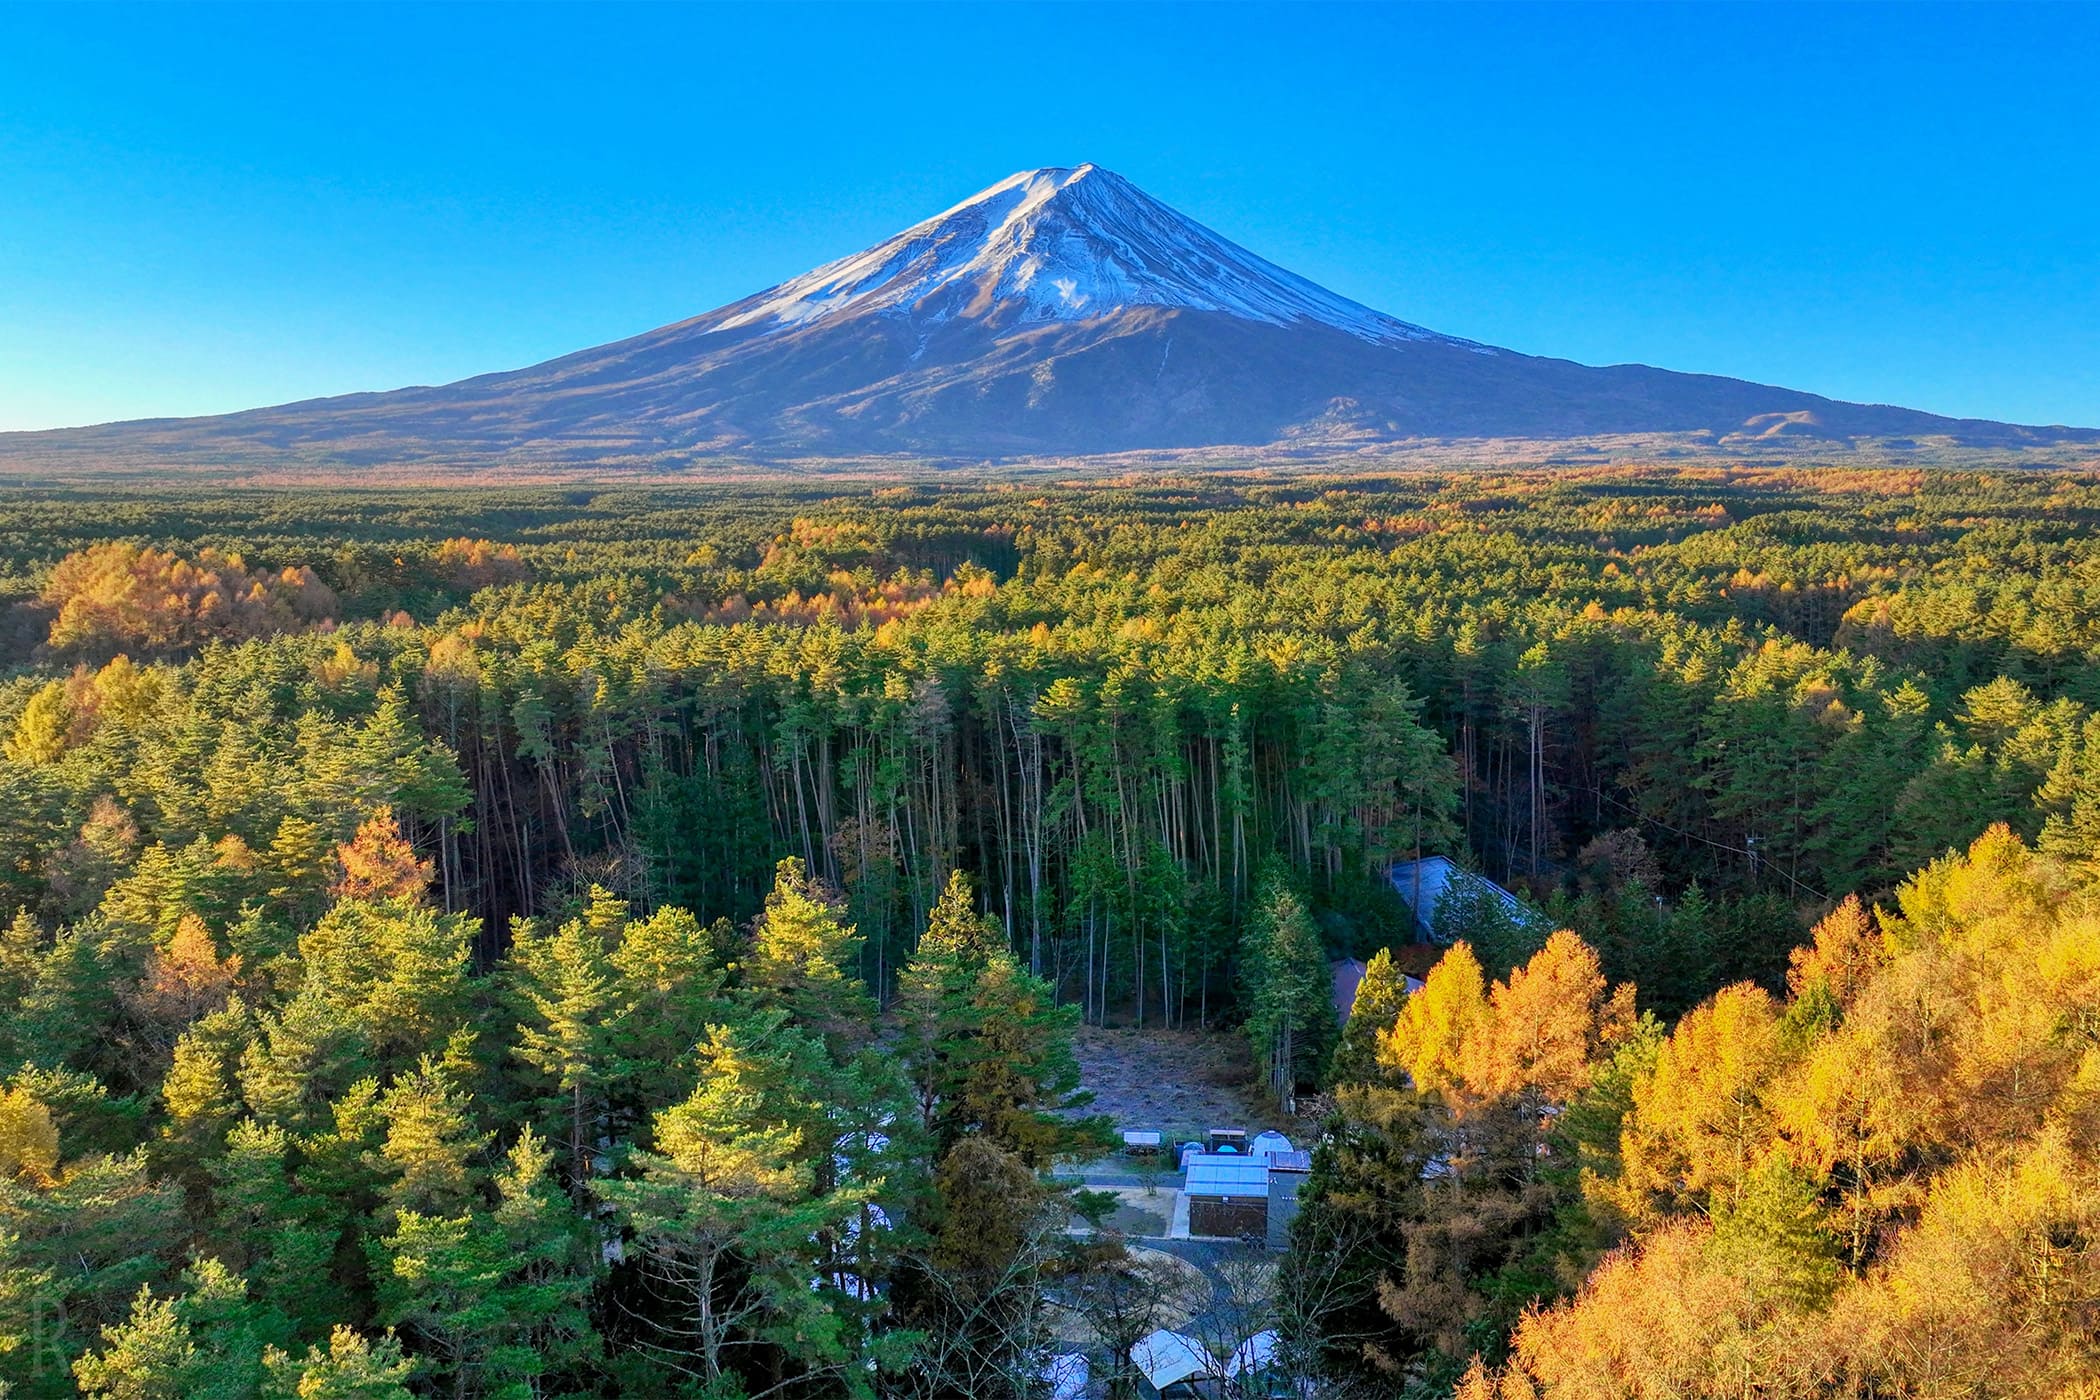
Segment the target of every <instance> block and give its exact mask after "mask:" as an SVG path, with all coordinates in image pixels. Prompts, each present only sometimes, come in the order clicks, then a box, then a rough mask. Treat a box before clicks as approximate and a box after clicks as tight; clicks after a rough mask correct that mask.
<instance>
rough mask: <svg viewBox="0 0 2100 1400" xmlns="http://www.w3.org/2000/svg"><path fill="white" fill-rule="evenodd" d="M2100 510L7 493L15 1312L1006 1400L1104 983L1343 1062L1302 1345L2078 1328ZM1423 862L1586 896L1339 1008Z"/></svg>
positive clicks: (1760, 476)
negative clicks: (1410, 985)
mask: <svg viewBox="0 0 2100 1400" xmlns="http://www.w3.org/2000/svg"><path fill="white" fill-rule="evenodd" d="M2096 514H2100V480H2096V479H2095V478H2092V477H2089V476H2083V475H2078V474H2072V473H2064V474H2046V475H2044V474H2034V475H2020V474H2012V473H2007V474H1973V473H1970V474H1956V473H1902V472H1872V473H1844V472H1835V471H1828V470H1824V471H1817V472H1805V471H1804V472H1794V471H1786V470H1778V469H1747V468H1746V469H1739V470H1723V469H1710V468H1697V469H1693V468H1687V469H1681V470H1664V469H1658V470H1653V471H1609V470H1601V469H1599V470H1584V471H1563V472H1556V473H1537V474H1489V473H1481V474H1460V475H1450V476H1430V475H1423V476H1414V477H1403V478H1396V479H1391V480H1349V481H1303V480H1278V481H1260V480H1248V481H1245V482H1232V481H1229V480H1218V479H1212V480H1203V481H1194V482H1184V481H1174V480H1147V481H1133V482H1126V483H1117V484H1115V485H1113V486H1107V485H1091V486H1071V487H1058V486H1048V485H1042V484H1037V483H1029V484H1024V485H1019V486H985V487H971V486H956V485H945V486H932V485H916V484H907V485H898V486H894V487H888V488H883V489H880V490H876V491H871V492H859V493H854V494H844V495H836V494H828V493H826V492H825V491H823V490H820V489H815V488H807V487H804V488H787V487H782V488H777V489H774V488H758V487H746V488H740V489H737V490H734V491H731V490H721V491H709V490H705V489H700V488H692V489H684V490H671V489H662V490H654V491H646V492H645V491H639V490H636V491H619V490H604V491H595V492H594V491H580V490H579V491H522V490H521V491H508V492H500V491H473V492H469V491H458V492H446V491H428V492H410V493H393V494H388V493H382V492H372V493H307V494H268V493H224V494H199V495H195V496H177V497H170V496H166V495H157V496H153V497H147V496H143V495H126V494H122V493H89V492H67V491H55V490H54V491H26V490H25V491H18V492H16V493H14V494H13V495H12V496H11V497H10V498H9V500H8V501H7V502H6V503H5V505H4V507H0V591H4V592H5V594H6V595H7V598H8V604H7V606H8V611H7V612H6V615H5V622H4V626H0V654H4V655H5V657H6V660H7V664H8V667H9V670H8V679H7V680H6V681H5V683H4V684H0V735H4V736H5V746H4V747H5V758H4V761H0V784H4V786H5V791H4V793H0V886H4V888H0V900H4V902H5V904H6V906H7V908H8V910H9V911H10V912H11V913H12V922H11V923H10V924H9V925H8V927H7V931H6V934H5V938H4V940H0V981H4V983H5V1000H4V1001H0V1005H4V1006H6V1007H7V1008H8V1010H7V1014H6V1018H5V1022H4V1025H0V1052H4V1055H5V1058H4V1060H0V1064H4V1065H5V1066H6V1067H7V1068H6V1071H5V1074H6V1077H5V1081H4V1089H0V1174H4V1175H5V1177H6V1181H5V1183H4V1184H0V1304H4V1306H0V1377H4V1379H5V1382H6V1383H7V1384H8V1385H10V1386H12V1387H13V1391H12V1393H14V1394H18V1395H47V1394H71V1393H75V1392H76V1391H84V1392H86V1393H89V1394H98V1395H122V1396H154V1395H171V1396H172V1395H203V1394H224V1395H253V1394H287V1395H310V1396H325V1395H360V1396H381V1395H388V1394H395V1393H399V1392H401V1391H402V1390H403V1389H406V1390H408V1391H411V1392H414V1393H444V1394H453V1395H462V1396H467V1395H519V1396H523V1395H557V1394H577V1395H589V1394H612V1393H628V1394H680V1393H690V1394H696V1395H709V1396H716V1397H730V1396H737V1395H743V1396H749V1397H760V1396H771V1395H782V1396H785V1395H811V1396H815V1395H843V1394H868V1393H877V1394H928V1395H935V1394H938V1395H973V1394H1015V1395H1021V1394H1029V1393H1033V1390H1034V1388H1036V1387H1037V1386H1039V1385H1040V1379H1039V1375H1040V1363H1041V1361H1042V1360H1043V1358H1044V1357H1045V1355H1046V1354H1047V1350H1048V1348H1049V1347H1050V1346H1051V1344H1052V1338H1053V1335H1054V1333H1055V1331H1056V1329H1055V1327H1054V1326H1053V1325H1052V1318H1053V1316H1070V1317H1085V1318H1088V1319H1091V1324H1090V1325H1092V1327H1093V1333H1092V1335H1094V1336H1095V1337H1096V1338H1097V1339H1098V1338H1101V1337H1105V1336H1109V1335H1114V1334H1116V1333H1117V1329H1118V1327H1119V1326H1124V1325H1127V1324H1128V1322H1129V1321H1130V1319H1132V1318H1133V1317H1138V1316H1140V1315H1142V1313H1143V1309H1142V1308H1139V1307H1138V1306H1137V1305H1136V1302H1135V1300H1136V1299H1137V1298H1138V1295H1139V1294H1141V1293H1142V1292H1143V1279H1142V1277H1141V1271H1134V1267H1133V1266H1132V1264H1131V1263H1130V1258H1131V1256H1128V1255H1126V1254H1125V1253H1124V1252H1123V1251H1122V1248H1121V1246H1120V1245H1119V1244H1118V1243H1117V1242H1116V1241H1115V1238H1114V1236H1113V1234H1112V1233H1082V1234H1079V1235H1072V1234H1068V1233H1067V1231H1066V1224H1067V1222H1068V1221H1069V1220H1070V1219H1072V1218H1073V1212H1074V1211H1075V1210H1077V1211H1078V1212H1079V1213H1080V1215H1081V1216H1082V1217H1083V1216H1084V1215H1085V1214H1086V1213H1087V1212H1089V1211H1096V1212H1098V1208H1099V1206H1100V1203H1099V1202H1098V1201H1092V1200H1089V1199H1087V1198H1084V1197H1080V1198H1076V1199H1075V1198H1073V1197H1072V1195H1071V1193H1070V1192H1068V1191H1064V1190H1061V1189H1059V1188H1057V1187H1056V1186H1055V1185H1054V1184H1053V1183H1051V1182H1049V1181H1048V1180H1047V1179H1046V1177H1045V1173H1046V1171H1047V1170H1048V1169H1049V1168H1050V1167H1052V1166H1053V1165H1054V1164H1056V1163H1059V1162H1062V1161H1070V1160H1073V1159H1075V1158H1078V1157H1083V1156H1087V1155H1090V1154H1092V1153H1094V1152H1096V1151H1098V1150H1100V1148H1101V1146H1102V1144H1103V1143H1104V1141H1105V1140H1106V1139H1105V1137H1104V1134H1105V1127H1104V1125H1102V1124H1100V1123H1098V1122H1095V1121H1093V1120H1091V1119H1090V1118H1088V1117H1087V1114H1086V1108H1085V1103H1084V1096H1083V1094H1081V1093H1080V1092H1079V1089H1080V1086H1079V1083H1078V1076H1077V1070H1076V1067H1075V1066H1074V1064H1073V1061H1072V1058H1071V1053H1070V1047H1069V1043H1068V1042H1069V1032H1070V1029H1071V1027H1072V1026H1073V1025H1075V1024H1077V1023H1078V1022H1080V1021H1086V1022H1090V1023H1095V1024H1115V1025H1126V1026H1133V1027H1147V1028H1169V1027H1171V1028H1193V1027H1204V1026H1208V1027H1220V1028H1241V1029H1244V1030H1245V1031H1246V1032H1247V1033H1248V1034H1249V1035H1250V1036H1251V1037H1252V1038H1253V1040H1254V1042H1255V1044H1256V1047H1257V1050H1258V1051H1259V1052H1260V1059H1261V1062H1262V1073H1263V1077H1264V1082H1265V1085H1266V1087H1267V1088H1268V1089H1269V1091H1271V1092H1273V1093H1275V1094H1276V1095H1277V1096H1278V1097H1279V1098H1282V1099H1285V1100H1290V1099H1294V1098H1302V1099H1303V1100H1304V1101H1305V1102H1307V1103H1309V1104H1313V1105H1322V1104H1326V1105H1331V1108H1332V1118H1331V1121H1330V1122H1329V1123H1328V1131H1327V1133H1326V1138H1325V1142H1324V1145H1323V1146H1322V1148H1321V1150H1320V1152H1319V1154H1318V1157H1317V1159H1316V1164H1315V1174H1314V1179H1313V1184H1312V1186H1311V1187H1309V1188H1308V1192H1309V1194H1308V1208H1307V1209H1306V1211H1305V1213H1304V1214H1303V1216H1302V1217H1301V1219H1300V1223H1299V1228H1300V1234H1301V1240H1300V1247H1299V1248H1297V1249H1295V1250H1294V1251H1293V1253H1292V1254H1291V1255H1290V1256H1288V1257H1287V1259H1286V1264H1285V1268H1284V1269H1283V1271H1282V1274H1281V1276H1280V1278H1279V1281H1278V1282H1277V1284H1276V1286H1275V1289H1274V1290H1273V1296H1272V1307H1273V1310H1274V1311H1275V1312H1276V1314H1277V1316H1276V1319H1275V1320H1276V1322H1277V1325H1278V1330H1279V1331H1280V1332H1281V1333H1282V1334H1283V1336H1284V1338H1285V1342H1286V1345H1285V1351H1286V1353H1287V1354H1288V1357H1289V1362H1288V1364H1289V1365H1290V1366H1292V1367H1294V1368H1296V1370H1295V1372H1294V1374H1296V1375H1297V1376H1298V1378H1299V1379H1300V1380H1303V1381H1304V1382H1305V1383H1308V1384H1315V1385H1317V1386H1321V1387H1325V1388H1327V1389H1328V1390H1329V1391H1330V1392H1331V1393H1335V1394H1348V1393H1353V1391H1354V1389H1359V1388H1361V1389H1364V1390H1365V1393H1375V1394H1390V1393H1402V1392H1419V1393H1421V1394H1424V1395H1429V1394H1444V1393H1449V1392H1451V1391H1452V1390H1453V1389H1454V1388H1456V1389H1459V1390H1461V1391H1463V1392H1464V1393H1466V1394H1468V1395H1469V1396H1475V1397H1479V1396H1488V1395H1510V1396H1514V1395H1528V1394H1540V1395H1547V1394H1554V1395H1559V1394H1565V1395H1571V1396H1572V1395H1584V1396H1588V1395H1619V1394H1625V1395H1636V1394H1637V1395H1656V1396H1661V1395H1705V1394H1715V1395H1718V1394H1722V1393H1727V1394H1731V1395H1739V1394H1743V1393H1746V1387H1747V1388H1752V1389H1756V1390H1757V1393H1761V1394H1773V1395H1780V1394H1787V1395H1791V1394H1796V1393H1799V1394H1804V1395H1807V1394H1859V1395H1899V1394H1900V1395H1911V1394H1918V1395H1923V1394H1934V1395H1941V1394H1944V1395H1953V1394H1963V1395H1976V1394H2006V1395H2019V1396H2028V1395H2033V1396H2048V1397H2054V1398H2055V1400H2061V1397H2065V1396H2070V1395H2083V1394H2085V1393H2086V1392H2085V1391H2081V1390H2078V1389H2077V1387H2079V1386H2081V1385H2089V1384H2090V1383H2091V1381H2092V1378H2093V1376H2094V1372H2095V1361H2094V1356H2093V1354H2092V1350H2091V1342H2090V1339H2091V1337H2092V1335H2093V1330H2094V1327H2093V1324H2094V1318H2093V1315H2092V1308H2093V1303H2092V1299H2093V1298H2094V1297H2095V1296H2096V1289H2095V1287H2094V1283H2095V1274H2094V1269H2095V1265H2094V1258H2093V1246H2092V1243H2091V1241H2092V1239H2093V1235H2092V1230H2091V1225H2092V1214H2093V1211H2094V1207H2095V1201H2096V1199H2100V1198H2096V1194H2095V1187H2094V1178H2093V1159H2092V1149H2091V1146H2090V1144H2091V1142H2092V1140H2093V1137H2092V1133H2091V1131H2090V1129H2091V1126H2092V1124H2091V1120H2090V1108H2089V1102H2090V1095H2091V1094H2092V1093H2093V1092H2094V1091H2095V1089H2096V1086H2100V1062H2096V1061H2095V1060H2094V1058H2093V1054H2092V1046H2093V1041H2094V1037H2095V1035H2096V1033H2100V1029H2096V1028H2100V988H2096V986H2095V983H2094V977H2095V971H2094V969H2095V967H2096V966H2100V962H2096V958H2095V955H2094V953H2093V951H2092V945H2091V936H2090V934H2089V933H2088V932H2086V930H2087V929H2088V922H2089V920H2088V917H2087V915H2086V914H2085V913H2084V912H2083V911H2084V910H2085V907H2086V903H2087V901H2088V899H2089V896H2088V894H2087V893H2086V891H2087V890H2088V888H2089V879H2088V874H2087V870H2088V865H2089V862H2090V860H2091V856H2092V852H2093V849H2094V837H2095V834H2096V829H2100V807H2096V800H2100V714H2096V713H2095V707H2096V706H2100V672H2096V667H2095V661H2096V657H2100V636H2096V635H2095V633H2094V631H2093V622H2092V619H2093V618H2094V616H2095V615H2096V610H2095V608H2094V606H2093V604H2094V602H2095V598H2094V597H2093V594H2094V592H2095V591H2096V589H2100V570H2096V564H2095V560H2094V557H2093V556H2094V549H2095V546H2094V545H2093V543H2092V541H2093V539H2094V538H2095V531H2094V524H2095V516H2096ZM1986 832H1989V833H1990V834H1988V835H1986V834H1985V833H1986ZM1979 838H1982V844H1981V845H1978V846H1976V848H1975V849H1974V850H1973V851H1970V846H1971V843H1972V842H1976V841H1978V839H1979ZM1950 850H1953V851H1963V852H1969V853H1968V854H1966V855H1962V856H1959V857H1956V858H1949V857H1947V856H1946V854H1945V853H1947V852H1948V851H1950ZM1427 854H1444V855H1448V856H1451V857H1452V858H1454V859H1455V860H1457V861H1458V862H1459V863H1461V864H1463V865H1467V866H1471V867H1473V868H1477V869H1479V870H1481V871H1482V872H1484V873H1485V874H1486V875H1488V876H1490V877H1492V878H1494V879H1496V880H1498V881H1501V882H1503V883H1504V884H1507V885H1509V886H1510V887H1512V888H1515V889H1517V890H1519V891H1520V892H1521V893H1523V894H1525V895H1526V896H1527V897H1528V898H1530V899H1531V900H1532V901H1533V902H1534V903H1536V904H1537V905H1539V906H1540V907H1542V908H1543V909H1544V910H1545V911H1546V913H1547V914H1548V915H1549V916H1550V917H1549V918H1548V919H1547V920H1545V921H1543V922H1542V923H1541V924H1540V925H1539V927H1540V928H1552V927H1556V926H1558V927H1562V928H1564V929H1566V930H1568V932H1567V933H1564V934H1558V935H1555V936H1554V937H1553V938H1551V939H1550V940H1548V939H1545V938H1542V937H1540V936H1539V935H1538V934H1537V933H1535V932H1528V931H1527V928H1520V927H1518V926H1516V925H1514V924H1511V923H1509V922H1507V921H1503V920H1497V919H1494V918H1492V917H1483V918H1480V919H1478V920H1476V921H1474V922H1473V923H1470V924H1469V923H1466V922H1465V921H1463V920H1461V921H1460V924H1459V926H1458V927H1457V928H1456V929H1455V930H1454V931H1455V932H1457V933H1458V934H1460V935H1462V936H1463V938H1464V941H1465V947H1464V949H1463V950H1460V949H1454V950H1452V952H1451V953H1449V954H1448V955H1446V956H1445V958H1444V959H1443V961H1442V962H1440V963H1438V964H1437V966H1436V969H1435V971H1434V973H1433V974H1432V975H1431V976H1430V978H1429V985H1428V987H1427V988H1426V989H1425V990H1424V991H1422V992H1419V993H1417V994H1416V995H1415V996H1414V997H1412V998H1403V997H1402V996H1401V994H1400V990H1399V986H1400V984H1399V982H1398V970H1397V968H1396V967H1395V966H1394V964H1393V962H1392V960H1391V959H1390V958H1389V957H1388V958H1385V959H1379V958H1375V957H1374V958H1373V959H1372V973H1371V974H1370V975H1369V976H1367V979H1366V984H1365V991H1364V992H1362V993H1360V994H1359V1014H1358V1015H1357V1016H1355V1017H1354V1018H1352V1020H1351V1022H1350V1025H1349V1028H1348V1030H1347V1032H1346V1033H1345V1034H1343V1035H1342V1036H1341V1037H1340V1038H1339V1041H1338V1043H1337V1037H1336V1035H1335V1033H1334V1028H1333V1015H1332V1010H1331V1007H1330V1005H1329V1002H1328V1000H1327V997H1326V983H1325V977H1326V962H1327V960H1328V959H1330V958H1334V957H1342V956H1365V955H1370V954H1373V953H1375V952H1376V951H1377V950H1379V949H1382V948H1386V947H1388V946H1396V945H1402V944H1405V943H1407V942H1408V941H1409V940H1411V939H1412V938H1413V937H1414V934H1415V921H1414V917H1413V915H1412V913H1411V912H1410V911H1409V910H1408V909H1407V908H1406V907H1405V906H1404V905H1403V903H1402V902H1401V901H1400V899H1399V897H1398V895H1397V893H1396V892H1395V891H1394V890H1393V889H1392V888H1391V886H1390V884H1389V883H1388V881H1387V879H1386V871H1387V869H1388V868H1389V867H1390V866H1391V865H1392V863H1393V862H1394V861H1396V860H1401V859H1411V858H1414V857H1416V856H1419V855H1427ZM1914 871H1922V872H1923V873H1920V874H1917V875H1915V876H1912V875H1910V873H1909V872H1914ZM958 872H961V874H960V875H958ZM1803 949H1808V950H1809V951H1805V952H1804V951H1801V950H1803ZM1321 1089H1325V1090H1329V1091H1331V1094H1330V1096H1329V1097H1326V1098H1318V1097H1313V1091H1315V1090H1321ZM1984 1220H1989V1221H1992V1222H1994V1223H1992V1224H1990V1225H1988V1226H1987V1227H1986V1226H1985V1225H1982V1224H1979V1223H1978V1222H1979V1221H1984ZM2023 1222H2024V1223H2023ZM1319 1260H1326V1261H1329V1262H1328V1264H1326V1265H1323V1264H1320V1263H1317V1262H1316V1261H1319ZM1334 1261H1340V1264H1341V1265H1342V1267H1333V1266H1332V1265H1333V1264H1334ZM1928 1285H1929V1286H1928ZM1119 1320H1120V1321H1119ZM2081 1328H2082V1329H2083V1330H2082V1331H2081V1330H2080V1329H2081ZM2081 1339H2083V1340H2081ZM1107 1350H1108V1352H1109V1353H1110V1354H1111V1355H1112V1354H1113V1353H1114V1351H1115V1348H1113V1347H1109V1348H1107ZM1986 1357H1995V1358H1996V1360H1995V1361H1993V1362H1989V1363H1988V1364H1987V1363H1986V1361H1985V1360H1984V1359H1983V1358H1986ZM1110 1372H1111V1373H1110V1374H1108V1375H1106V1376H1105V1377H1104V1381H1105V1383H1106V1384H1107V1385H1108V1386H1109V1387H1110V1388H1111V1389H1112V1390H1119V1389H1120V1388H1122V1387H1126V1386H1128V1385H1129V1384H1130V1383H1131V1378H1130V1377H1129V1376H1127V1375H1121V1374H1120V1373H1115V1372H1114V1368H1113V1366H1111V1367H1110Z"/></svg>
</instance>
